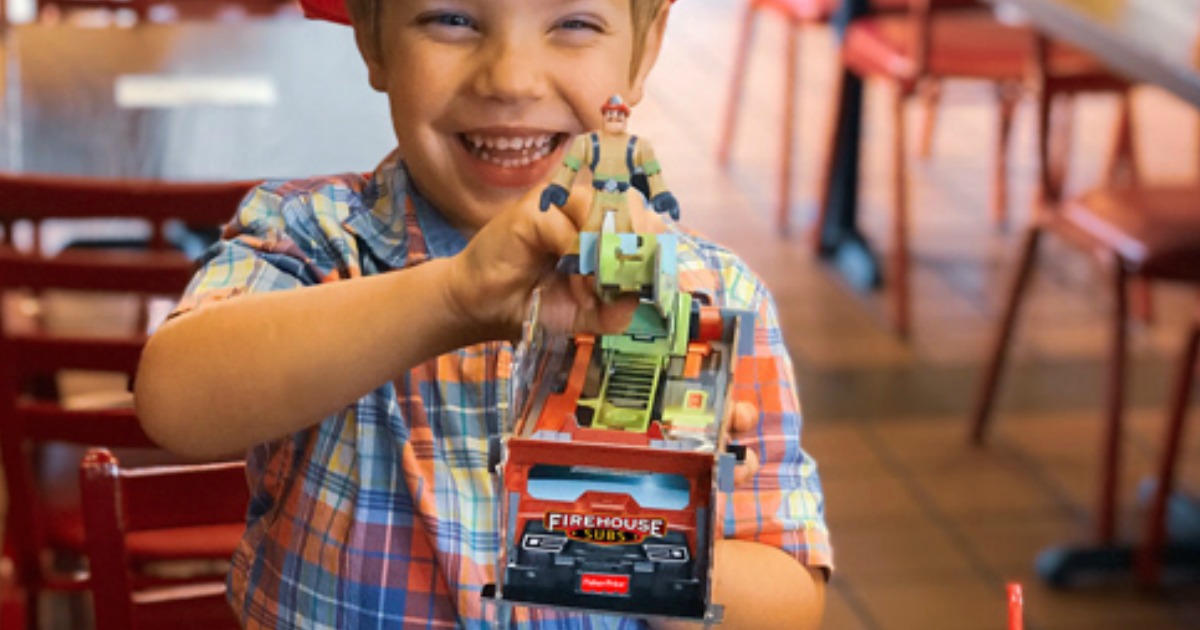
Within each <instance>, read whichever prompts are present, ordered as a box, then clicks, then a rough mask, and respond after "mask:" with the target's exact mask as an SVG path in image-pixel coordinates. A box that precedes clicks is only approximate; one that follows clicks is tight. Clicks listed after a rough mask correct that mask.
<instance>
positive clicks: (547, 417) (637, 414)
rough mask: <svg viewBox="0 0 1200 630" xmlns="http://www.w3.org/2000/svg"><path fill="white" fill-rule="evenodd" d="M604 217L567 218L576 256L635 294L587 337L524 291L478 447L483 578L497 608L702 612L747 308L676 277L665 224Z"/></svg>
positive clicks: (707, 612) (710, 616) (605, 289)
mask: <svg viewBox="0 0 1200 630" xmlns="http://www.w3.org/2000/svg"><path fill="white" fill-rule="evenodd" d="M629 153H630V154H632V153H633V151H632V149H631V150H630V151H629ZM556 205H557V204H556ZM676 212H677V207H676ZM603 223H604V224H606V225H607V226H608V228H610V229H601V230H600V231H599V232H583V233H581V237H580V241H579V259H578V266H579V272H580V273H582V274H585V275H588V276H594V277H595V282H596V291H597V292H598V293H599V294H600V295H601V296H607V297H612V296H616V295H621V294H636V295H638V296H640V300H639V304H638V306H637V310H636V312H635V314H634V317H633V321H632V323H631V324H630V325H629V326H628V328H627V329H626V330H625V331H624V333H622V334H617V335H604V336H599V337H594V336H591V335H574V336H572V335H566V334H553V333H551V332H549V331H547V330H546V329H545V328H544V327H542V326H540V325H539V324H538V321H539V318H538V313H537V311H538V307H537V305H536V304H537V301H536V300H535V306H534V309H533V311H534V312H533V315H532V316H531V317H530V320H529V321H528V322H527V324H526V330H525V335H524V339H523V341H522V343H521V346H520V347H519V348H518V352H517V361H516V369H515V372H514V377H513V383H514V394H513V397H512V405H511V408H510V410H509V418H508V422H507V423H506V424H507V425H508V426H507V427H506V431H505V435H504V437H503V439H502V440H501V441H498V442H497V443H494V444H493V445H492V447H491V450H490V453H489V459H490V465H491V467H492V469H493V470H494V472H495V473H496V475H497V484H498V492H497V496H499V497H500V524H501V532H502V541H501V543H502V544H501V550H500V554H499V558H498V561H497V570H496V576H497V583H496V584H495V585H489V588H488V589H486V591H485V594H486V595H487V596H490V597H493V598H494V599H495V600H496V602H497V603H498V604H499V607H500V619H501V621H502V623H503V622H505V621H507V619H508V617H509V613H510V610H509V609H510V607H511V606H513V605H530V606H555V607H565V608H573V609H583V610H590V611H597V612H607V613H619V614H629V615H637V616H642V617H646V616H663V617H676V618H686V619H692V620H697V621H702V622H705V623H706V624H711V623H717V622H719V621H720V617H721V608H720V606H719V605H717V604H716V603H714V602H713V601H712V598H711V586H712V585H711V582H710V569H711V560H712V550H713V541H714V531H715V530H716V528H717V523H715V522H714V510H713V508H714V505H715V501H716V495H717V492H718V490H720V491H728V490H730V489H732V488H731V487H732V483H733V471H734V466H735V465H736V460H737V459H738V454H737V453H736V449H730V448H727V445H726V443H725V435H726V431H725V424H726V422H727V419H728V416H729V411H730V408H731V407H732V403H731V401H730V392H731V385H732V383H733V374H734V368H735V366H736V364H737V361H738V357H739V356H742V355H748V354H749V350H750V347H751V344H752V343H753V334H752V333H753V324H754V322H753V315H752V314H749V313H746V312H743V311H733V310H727V309H721V308H718V307H716V306H712V305H710V304H709V302H708V300H707V299H706V298H705V296H703V295H698V294H691V293H689V292H686V291H681V290H679V282H678V270H677V268H676V251H677V247H678V242H677V237H676V235H674V234H670V233H666V234H638V233H622V232H618V231H615V230H612V229H611V228H612V226H613V222H612V221H605V222H603Z"/></svg>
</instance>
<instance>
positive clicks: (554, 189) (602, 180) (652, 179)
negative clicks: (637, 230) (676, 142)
mask: <svg viewBox="0 0 1200 630" xmlns="http://www.w3.org/2000/svg"><path fill="white" fill-rule="evenodd" d="M600 112H601V113H602V114H604V128H603V129H601V130H600V131H594V132H592V133H589V134H581V135H579V136H577V137H576V138H575V141H574V142H573V143H572V144H571V148H570V149H569V150H568V151H567V155H566V157H564V158H563V163H562V166H561V167H559V169H558V172H557V173H555V174H554V179H553V181H552V182H551V184H550V185H549V186H547V187H546V189H545V190H543V191H542V198H541V203H540V204H539V207H540V208H541V209H542V211H543V212H545V211H546V210H547V209H549V208H550V206H551V205H554V206H558V207H559V208H561V207H563V205H564V204H566V203H567V198H568V197H570V194H571V193H570V188H571V183H572V182H574V181H575V176H576V175H577V174H578V173H579V169H581V168H583V166H584V165H585V164H586V165H587V167H588V169H590V170H591V171H592V186H593V187H594V188H595V189H596V194H595V196H593V197H592V208H591V211H589V212H588V217H587V220H586V221H584V223H583V228H582V231H584V232H599V231H601V228H602V226H603V225H604V219H605V215H606V214H607V213H609V212H612V213H613V220H614V221H613V225H614V230H613V231H616V232H626V233H627V232H633V222H632V221H631V220H630V216H629V203H628V200H627V199H626V197H625V195H626V194H627V193H628V192H629V188H630V186H634V185H636V183H637V180H636V178H637V177H638V176H639V175H641V176H644V177H645V178H646V185H647V190H643V191H642V192H643V194H645V195H646V196H647V197H648V198H649V199H650V207H651V208H653V209H654V211H655V212H658V213H659V214H663V213H666V214H668V215H670V216H671V218H672V219H675V220H676V221H678V220H679V203H678V202H676V201H675V196H674V195H672V194H671V193H670V191H668V190H667V185H666V183H664V182H663V178H662V167H661V166H659V164H658V160H657V159H655V157H654V149H653V148H651V146H650V143H649V142H647V141H645V140H639V139H638V137H637V136H633V135H630V134H629V133H628V132H626V131H625V122H626V120H627V119H628V118H629V106H628V105H626V104H625V101H623V100H621V97H620V96H618V95H613V96H612V97H611V98H609V99H608V101H607V102H606V103H604V105H603V106H601V107H600Z"/></svg>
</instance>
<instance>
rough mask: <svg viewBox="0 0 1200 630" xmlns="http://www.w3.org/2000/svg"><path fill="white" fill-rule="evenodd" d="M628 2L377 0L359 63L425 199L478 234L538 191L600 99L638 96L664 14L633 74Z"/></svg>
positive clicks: (593, 125) (596, 114)
mask: <svg viewBox="0 0 1200 630" xmlns="http://www.w3.org/2000/svg"><path fill="white" fill-rule="evenodd" d="M630 2H631V0H382V7H381V15H380V54H379V57H378V58H377V59H376V58H372V56H371V55H370V54H367V55H366V57H367V66H368V70H369V73H370V78H371V84H372V85H373V86H374V87H375V88H376V89H378V90H381V91H385V92H387V94H388V97H389V101H390V103H391V111H392V124H393V126H394V127H395V131H396V136H397V139H398V140H399V144H400V147H401V152H402V154H403V155H404V159H405V162H406V164H407V165H408V168H409V171H410V173H411V175H412V177H413V179H414V181H415V182H416V184H417V187H418V188H419V189H420V191H421V192H422V194H424V195H425V196H426V197H427V198H429V199H430V201H432V202H433V203H434V205H436V206H437V207H438V208H439V209H440V210H442V211H443V212H445V213H446V214H447V215H448V217H449V218H450V220H451V221H452V222H454V223H456V224H457V225H458V226H459V227H460V228H464V229H467V230H470V231H474V230H477V229H479V228H480V227H482V226H483V224H485V223H486V222H487V221H488V220H489V219H491V218H492V217H493V216H495V215H496V214H498V213H499V212H501V211H502V210H503V209H504V208H506V207H508V206H509V205H511V204H513V203H518V202H521V200H522V199H524V198H525V197H526V195H528V194H529V192H530V191H531V190H532V189H535V188H536V189H539V190H540V188H541V185H542V184H543V183H544V182H546V181H548V179H549V177H550V174H551V172H552V169H554V168H555V167H556V166H557V165H558V164H560V163H561V160H562V152H563V151H564V150H565V149H566V146H567V144H568V143H567V140H568V139H569V138H570V137H571V136H572V135H574V134H577V133H580V132H584V131H588V130H593V129H599V128H600V127H601V126H602V125H603V124H604V117H603V115H602V114H601V113H600V106H601V105H602V104H604V102H605V101H606V100H607V99H608V97H610V96H612V95H613V94H620V95H621V96H622V97H623V98H624V99H625V101H626V102H627V103H629V104H631V105H632V104H635V103H637V102H638V101H639V100H640V99H641V96H642V85H643V81H644V79H645V76H646V73H647V72H648V71H649V69H650V67H651V66H652V65H653V62H654V59H655V57H656V55H657V52H658V44H659V42H660V38H661V33H662V29H661V27H662V24H661V23H662V22H663V20H665V13H663V14H661V15H660V17H659V19H658V20H657V23H656V24H654V25H652V26H651V28H650V29H649V33H648V35H647V41H646V46H645V53H644V55H643V58H642V60H641V61H640V63H639V65H638V67H637V70H636V71H635V72H633V73H631V72H630V69H631V67H632V66H631V64H632V62H633V48H634V32H633V26H632V22H631V16H630ZM361 37H362V34H360V38H361Z"/></svg>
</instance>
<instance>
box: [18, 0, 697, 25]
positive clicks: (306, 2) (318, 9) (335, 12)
mask: <svg viewBox="0 0 1200 630" xmlns="http://www.w3.org/2000/svg"><path fill="white" fill-rule="evenodd" d="M3 1H4V0H0V2H3ZM381 1H383V2H386V1H387V0H381ZM671 2H672V3H674V2H675V0H671ZM300 6H301V7H303V8H304V15H305V16H307V17H309V18H312V19H314V20H328V21H330V22H337V23H339V24H349V23H350V13H349V12H348V11H347V10H346V0H300Z"/></svg>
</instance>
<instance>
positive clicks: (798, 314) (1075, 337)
mask: <svg viewBox="0 0 1200 630" xmlns="http://www.w3.org/2000/svg"><path fill="white" fill-rule="evenodd" d="M0 1H3V0H0ZM740 5H741V2H739V1H738V0H686V1H685V2H681V3H680V4H679V6H678V7H676V10H675V11H674V15H673V16H672V24H671V26H670V29H669V34H668V40H667V44H666V46H665V48H664V51H663V53H662V57H661V59H660V62H659V67H658V68H657V70H656V71H655V74H654V76H653V78H652V81H651V83H650V85H649V87H648V98H647V101H646V102H645V103H644V104H643V105H642V106H641V107H639V108H638V110H637V112H636V114H635V117H634V119H633V126H634V128H635V130H636V131H637V132H638V133H640V134H642V135H645V136H646V137H650V138H653V140H654V142H655V146H656V147H657V148H658V150H659V153H660V157H661V161H662V163H663V164H664V167H665V169H666V171H665V175H666V177H667V178H668V181H669V182H670V183H671V184H672V186H673V187H674V188H675V189H676V190H677V191H678V196H679V198H680V200H681V203H682V204H683V208H684V214H685V219H684V221H685V223H687V224H689V225H690V226H692V227H694V228H696V229H698V230H700V231H702V232H705V233H707V234H709V235H712V236H713V237H715V239H716V240H718V241H720V242H723V243H725V244H727V245H728V246H730V247H731V248H733V249H734V250H736V251H738V252H740V253H741V254H742V255H743V256H744V257H745V258H746V259H747V260H748V261H749V262H750V264H751V265H752V266H753V267H755V268H756V269H757V270H758V271H759V273H760V274H761V275H762V276H763V277H764V278H765V279H766V280H767V282H768V283H769V284H770V285H771V287H772V288H773V291H774V294H775V296H776V299H777V301H778V304H779V307H780V314H781V318H782V321H783V325H784V328H785V334H786V338H787V341H788V343H789V347H790V348H791V350H792V353H793V357H794V359H795V362H796V366H797V370H798V374H799V378H800V381H801V387H802V393H803V400H804V404H805V409H806V434H805V438H804V439H805V444H806V447H807V448H808V449H809V450H810V451H811V452H812V453H813V454H814V455H815V456H816V457H817V458H818V459H819V461H820V462H821V472H822V477H823V480H824V484H825V491H826V499H827V505H828V516H829V522H830V526H831V528H832V531H833V536H834V542H835V545H836V553H837V562H838V570H837V574H836V577H835V579H834V581H833V582H832V584H831V588H830V595H829V608H828V614H827V620H826V624H825V627H826V628H830V629H831V630H943V629H944V630H976V629H979V630H985V629H993V628H995V629H999V628H1003V627H1005V622H1004V611H1005V604H1004V585H1005V583H1006V582H1008V581H1011V580H1019V581H1021V582H1022V583H1023V584H1024V585H1025V588H1026V600H1027V610H1028V624H1027V627H1029V628H1031V629H1034V630H1084V629H1087V630H1116V629H1118V628H1120V629H1123V630H1125V629H1139V630H1140V629H1152V630H1172V629H1183V628H1200V587H1197V586H1194V585H1193V586H1188V585H1174V586H1170V587H1168V588H1164V589H1162V590H1158V591H1153V592H1147V591H1143V590H1140V589H1138V588H1136V587H1134V586H1132V585H1130V584H1127V583H1116V584H1106V585H1098V586H1095V587H1089V588H1081V589H1076V590H1071V591H1056V590H1053V589H1050V588H1047V587H1046V586H1043V585H1042V583H1041V582H1040V581H1039V580H1038V578H1037V577H1036V576H1035V574H1034V571H1033V561H1034V557H1035V555H1036V554H1037V552H1038V551H1039V550H1041V549H1043V548H1045V547H1046V546H1047V545H1050V544H1051V543H1055V542H1062V541H1086V540H1087V537H1088V534H1089V523H1090V520H1089V519H1090V511H1089V510H1090V506H1091V504H1092V495H1093V494H1094V488H1095V484H1096V481H1097V480H1096V473H1097V467H1096V461H1097V454H1098V444H1099V420H1100V418H1099V405H1100V396H1101V391H1102V389H1101V388H1102V384H1101V380H1100V378H1101V375H1102V369H1103V363H1102V358H1103V355H1104V335H1103V332H1104V322H1105V321H1106V320H1105V305H1106V295H1105V292H1104V291H1103V290H1102V289H1103V287H1104V286H1105V285H1104V284H1103V283H1102V278H1103V276H1102V275H1101V274H1100V271H1099V270H1098V269H1097V267H1096V266H1095V265H1093V264H1092V263H1091V262H1090V261H1089V260H1088V259H1086V258H1085V257H1083V256H1081V255H1079V254H1077V253H1075V252H1074V251H1073V250H1070V249H1068V248H1065V247H1061V246H1057V245H1055V244H1051V246H1050V247H1048V248H1047V253H1046V256H1045V257H1044V261H1045V264H1044V265H1043V266H1042V268H1041V270H1040V275H1039V279H1038V282H1037V284H1036V286H1035V288H1034V291H1033V294H1032V296H1031V299H1030V301H1029V304H1028V309H1027V311H1026V315H1025V318H1024V320H1023V326H1022V327H1021V329H1020V331H1019V340H1018V343H1017V346H1016V349H1015V353H1014V362H1013V365H1012V368H1013V369H1011V370H1010V372H1009V374H1008V375H1007V378H1006V380H1005V388H1004V392H1003V395H1002V397H1001V400H1000V405H999V409H998V413H997V416H996V422H995V427H994V428H995V431H994V433H993V435H992V439H991V441H990V443H989V445H988V446H987V447H986V448H983V449H973V448H970V447H968V446H967V444H966V440H965V430H966V414H967V409H968V405H969V401H970V397H971V395H972V392H973V390H974V388H975V386H976V381H977V379H978V375H979V371H980V365H981V360H982V356H983V353H984V348H985V346H986V343H987V341H988V338H989V333H990V330H991V325H992V322H993V319H994V318H995V317H996V314H997V310H998V308H999V304H1000V302H1001V300H1002V296H1003V293H1002V287H1003V286H1004V285H1005V283H1006V280H1007V277H1008V275H1009V272H1010V267H1011V264H1012V260H1013V254H1014V253H1015V248H1016V244H1017V243H1016V241H1017V236H1018V235H1019V229H1018V228H1019V226H1021V225H1022V224H1023V223H1024V220H1025V217H1026V215H1027V207H1028V200H1029V199H1030V197H1031V195H1032V182H1033V170H1034V165H1033V162H1032V145H1031V137H1032V119H1031V116H1030V111H1029V109H1028V106H1026V107H1025V108H1024V109H1023V110H1022V111H1021V113H1020V117H1019V120H1018V123H1017V126H1016V131H1015V140H1016V141H1015V143H1014V146H1013V155H1014V157H1015V160H1016V161H1015V164H1014V165H1013V167H1012V169H1011V171H1012V181H1011V186H1012V193H1011V199H1012V204H1011V213H1012V218H1011V225H1012V226H1013V228H1012V229H1009V230H998V229H996V228H994V227H993V226H991V225H990V224H989V220H988V216H987V209H986V203H987V195H988V190H989V186H990V175H989V171H990V161H989V160H990V158H989V157H988V156H989V153H990V145H991V142H992V133H993V132H994V126H993V120H994V116H995V112H994V107H993V103H992V99H991V93H990V91H989V90H987V89H986V87H985V86H978V85H962V86H960V85H952V86H949V87H948V88H947V92H946V96H945V98H944V103H943V107H942V109H941V110H940V111H939V119H938V123H937V124H938V127H937V135H936V139H935V146H934V151H933V157H932V158H931V159H930V160H929V161H928V162H925V163H921V162H916V163H915V164H914V168H913V169H912V174H913V181H912V184H913V185H912V195H913V208H914V209H915V217H914V222H915V223H914V227H913V230H912V233H913V235H914V246H915V255H916V261H915V287H916V288H915V292H916V300H917V301H916V305H917V306H916V319H915V327H914V331H915V332H914V335H913V338H912V339H911V340H910V341H909V342H901V341H898V340H896V339H895V338H893V337H892V336H891V335H890V333H889V330H888V328H887V326H886V321H885V318H884V315H883V313H884V310H883V300H882V298H881V296H880V295H875V294H862V293H858V292H856V291H854V290H852V289H850V288H848V287H847V286H845V285H844V284H843V283H841V282H840V281H839V279H838V278H837V277H836V276H834V275H831V274H830V273H829V272H828V270H827V269H826V268H824V267H823V265H822V264H821V263H820V262H819V261H816V260H814V258H813V257H812V256H811V255H810V254H809V252H808V250H807V249H806V242H805V238H804V235H803V230H802V229H798V230H796V231H795V232H796V233H795V234H794V235H793V236H791V237H790V238H781V237H779V236H777V235H776V234H775V232H774V230H773V228H772V221H773V217H772V213H773V208H774V203H775V198H774V194H775V191H776V173H777V168H778V159H777V154H778V148H777V147H778V141H779V138H778V131H777V130H778V124H777V122H776V121H777V119H778V116H779V100H780V98H781V88H780V84H781V77H780V75H781V72H782V65H781V60H780V59H779V58H778V57H779V54H778V52H779V50H781V35H782V32H783V31H782V27H781V25H780V24H779V23H778V21H777V20H770V19H768V20H765V21H764V22H763V23H762V24H761V25H760V28H759V29H758V30H757V33H756V38H757V39H756V41H757V43H756V46H755V49H754V52H753V55H752V60H751V64H752V65H751V71H750V73H749V75H748V80H747V88H748V92H747V96H746V97H745V98H744V99H743V103H744V109H743V116H742V118H741V134H740V138H739V141H738V143H737V146H736V149H735V153H734V160H735V163H734V166H733V167H732V168H731V169H730V171H728V172H722V171H720V170H719V169H718V168H717V167H716V165H715V159H714V154H715V145H716V136H717V133H718V126H719V121H720V120H721V116H722V107H723V105H724V102H725V91H726V89H727V84H728V79H729V75H730V71H731V67H730V58H731V53H732V50H733V44H734V42H733V37H734V35H735V33H736V31H737V24H738V20H739V19H740V8H739V7H740ZM802 48H803V52H802V55H803V60H802V64H801V77H800V83H799V85H800V90H799V91H800V103H799V107H798V112H799V125H798V126H799V129H798V133H799V139H798V144H797V146H798V152H797V156H798V159H797V162H796V164H795V172H794V177H795V180H796V187H795V189H796V195H795V201H794V204H793V206H792V211H793V215H794V216H793V220H794V225H797V226H801V227H803V226H807V225H808V224H809V223H810V222H811V219H812V217H813V215H814V211H815V208H814V197H815V194H814V193H815V190H816V183H817V178H818V173H819V171H820V159H821V154H822V143H823V141H824V139H825V134H826V126H827V121H828V119H829V106H830V102H831V95H830V89H831V77H832V70H833V63H834V57H833V55H832V51H833V43H832V40H831V39H830V37H829V36H828V34H827V33H826V32H824V31H823V30H821V29H808V30H806V31H805V33H804V39H803V44H802ZM2 67H3V64H0V68H2ZM882 96H884V95H883V94H882V93H880V91H879V90H878V88H871V89H870V90H869V91H868V121H867V142H866V144H865V147H866V148H865V152H864V163H863V181H864V186H863V191H862V202H863V209H864V210H863V211H864V224H865V226H866V229H867V231H868V234H870V235H871V236H872V237H873V242H874V243H875V244H876V246H877V247H878V246H880V244H882V243H883V238H884V235H885V234H886V230H887V228H888V212H887V208H888V205H887V198H888V194H889V191H888V186H887V185H888V181H889V180H888V177H889V173H890V171H889V169H890V164H889V162H888V155H887V144H886V143H887V141H888V139H889V136H888V134H890V133H891V129H890V128H889V125H888V123H887V117H886V110H885V109H883V105H884V102H885V101H884V99H883V98H879V97H882ZM1137 105H1138V108H1139V123H1140V125H1141V128H1140V130H1139V140H1140V141H1141V143H1142V146H1143V149H1144V150H1143V151H1142V154H1141V157H1142V159H1143V165H1144V168H1145V171H1146V172H1147V173H1148V174H1149V175H1150V177H1152V178H1154V179H1165V180H1169V179H1183V178H1187V177H1190V176H1192V175H1193V174H1194V172H1195V171H1196V169H1197V168H1198V165H1197V163H1196V160H1195V157H1196V156H1197V155H1200V150H1198V148H1197V146H1196V145H1195V139H1196V137H1197V129H1196V123H1195V117H1194V116H1193V114H1192V112H1191V111H1190V110H1189V109H1188V108H1187V107H1186V106H1185V105H1183V104H1180V103H1179V102H1177V101H1174V100H1173V99H1172V98H1170V97H1169V96H1167V95H1164V94H1162V93H1160V92H1158V91H1155V90H1153V89H1143V90H1141V91H1139V94H1138V103H1137ZM1113 111H1114V108H1113V103H1112V102H1110V101H1106V100H1104V99H1082V100H1081V102H1080V103H1079V107H1078V119H1077V123H1076V130H1077V134H1076V139H1075V152H1074V156H1075V160H1076V162H1075V166H1076V167H1077V168H1076V175H1077V178H1076V179H1075V180H1074V181H1075V182H1079V183H1081V184H1086V182H1088V181H1089V180H1092V179H1093V178H1094V177H1095V174H1096V173H1097V171H1098V169H1099V167H1100V163H1101V156H1102V155H1103V154H1104V151H1105V150H1106V146H1107V131H1108V125H1109V122H1110V120H1111V118H1112V114H1113ZM910 114H911V115H912V116H913V125H912V127H913V129H914V131H915V130H916V128H917V127H918V126H919V125H918V122H919V117H918V112H917V111H916V110H915V109H914V110H913V111H911V112H910ZM1156 292H1157V293H1158V297H1159V301H1158V305H1159V313H1158V317H1157V319H1156V321H1155V322H1154V323H1153V324H1151V325H1145V324H1139V325H1138V326H1137V327H1136V330H1135V331H1134V333H1133V336H1132V343H1133V352H1132V356H1133V365H1134V368H1133V375H1132V378H1131V385H1130V391H1131V405H1132V413H1131V418H1130V426H1131V431H1130V432H1129V435H1128V439H1127V441H1126V444H1125V451H1126V453H1127V464H1128V465H1127V466H1126V470H1125V471H1124V474H1123V478H1124V479H1125V481H1126V483H1125V486H1124V492H1123V494H1122V496H1123V497H1124V498H1125V500H1126V501H1125V505H1124V506H1123V510H1122V514H1123V519H1122V526H1123V529H1122V532H1123V534H1124V535H1125V536H1126V537H1130V538H1131V537H1132V536H1133V535H1134V534H1135V533H1136V530H1137V527H1138V523H1139V521H1138V518H1137V517H1138V514H1139V513H1138V509H1137V505H1136V500H1135V486H1136V484H1137V482H1138V481H1139V480H1140V479H1142V478H1144V476H1145V474H1146V473H1147V471H1148V470H1149V469H1150V467H1151V466H1152V464H1153V462H1154V458H1155V451H1156V447H1157V446H1156V445H1157V441H1158V439H1157V435H1158V433H1159V431H1160V427H1161V416H1162V411H1161V407H1162V400H1163V399H1164V397H1165V391H1166V387H1167V383H1168V382H1169V379H1168V375H1169V373H1170V370H1172V369H1173V362H1172V360H1171V353H1172V348H1173V345H1174V344H1175V343H1176V341H1177V339H1178V338H1179V335H1180V332H1181V331H1182V326H1183V323H1184V322H1185V321H1186V318H1187V317H1188V316H1190V315H1191V313H1192V312H1194V311H1193V310H1192V309H1193V305H1192V302H1191V300H1190V296H1189V295H1186V294H1180V293H1179V292H1178V291H1173V290H1171V289H1169V288H1158V289H1156ZM1188 452H1189V456H1188V458H1187V460H1186V466H1185V470H1184V471H1183V478H1184V485H1185V488H1186V489H1188V490H1190V491H1192V492H1193V493H1194V492H1196V491H1197V489H1200V465H1197V463H1198V462H1200V431H1192V435H1191V439H1190V445H1189V451H1188Z"/></svg>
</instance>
